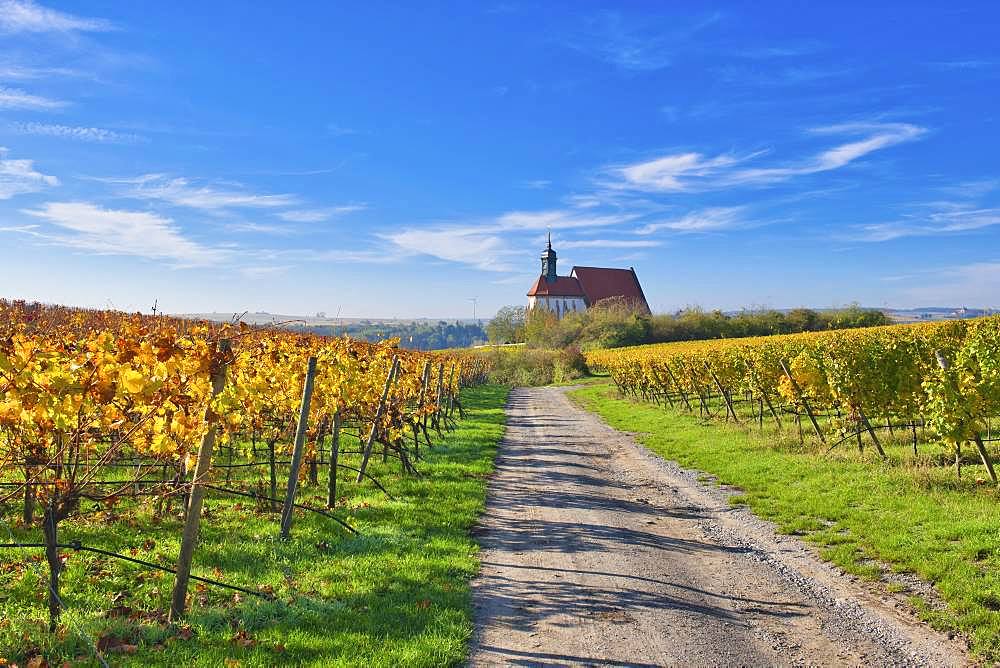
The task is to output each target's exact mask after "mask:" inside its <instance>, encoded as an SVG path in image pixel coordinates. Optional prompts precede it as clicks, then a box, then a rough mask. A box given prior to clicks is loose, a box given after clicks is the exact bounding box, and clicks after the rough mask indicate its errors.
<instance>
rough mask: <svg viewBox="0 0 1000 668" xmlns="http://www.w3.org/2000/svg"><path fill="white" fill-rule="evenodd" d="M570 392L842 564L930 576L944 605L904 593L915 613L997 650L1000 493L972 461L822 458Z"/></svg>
mask: <svg viewBox="0 0 1000 668" xmlns="http://www.w3.org/2000/svg"><path fill="white" fill-rule="evenodd" d="M573 397H574V399H576V400H577V401H578V402H580V403H581V404H582V405H583V406H584V407H586V408H588V409H590V410H592V411H594V412H596V413H597V414H598V415H600V416H601V417H602V418H604V420H606V421H607V422H608V424H610V425H611V426H613V427H616V428H618V429H622V430H627V431H630V432H638V433H639V436H638V439H639V440H640V442H641V443H643V445H645V446H646V447H647V448H649V449H650V450H652V451H653V452H655V453H656V454H658V455H660V456H661V457H663V458H665V459H669V460H673V461H676V462H678V463H679V464H680V465H681V466H684V467H688V468H692V469H698V470H700V471H705V472H707V473H710V474H712V475H714V476H716V477H717V479H718V482H719V483H721V484H725V485H733V486H736V487H738V488H740V490H741V493H740V494H739V496H737V497H735V498H734V499H733V502H734V503H742V504H746V505H747V506H749V507H750V508H751V509H752V510H753V511H754V513H756V514H757V515H758V516H760V517H764V518H766V519H769V520H771V521H773V522H775V523H776V524H777V526H778V528H779V530H781V531H782V532H785V533H789V534H798V535H801V537H802V538H803V539H804V540H806V541H808V542H810V543H813V544H815V545H816V546H817V547H818V549H819V552H820V554H821V556H822V557H823V558H824V559H827V560H829V561H831V562H833V563H835V564H837V565H838V566H840V567H841V568H843V569H844V570H846V571H849V572H852V573H855V574H857V575H859V576H861V577H866V578H870V579H873V580H877V579H878V578H879V577H880V576H881V574H882V573H883V568H886V569H891V570H893V571H896V572H909V573H914V574H916V575H918V576H919V577H920V578H921V579H923V580H924V581H926V582H930V583H933V584H934V587H935V589H936V590H937V592H938V593H939V595H940V597H941V598H942V599H943V600H944V601H945V603H946V604H947V605H946V608H944V609H935V608H934V607H933V606H931V605H929V604H928V603H927V602H926V601H921V600H920V599H918V598H914V599H911V600H912V601H913V602H914V604H915V605H916V607H917V608H918V611H919V614H920V615H921V617H922V618H923V619H925V620H927V621H929V622H931V623H932V624H933V625H934V626H936V627H938V628H941V629H951V630H957V631H960V632H962V633H964V634H965V635H967V636H968V637H969V639H970V641H971V644H972V648H973V651H974V652H975V653H976V654H978V655H979V656H980V657H982V658H984V659H985V660H987V661H998V660H1000V497H998V494H997V491H996V490H995V489H994V488H992V487H991V486H989V485H983V484H977V483H976V481H975V479H976V477H977V475H978V476H981V475H982V473H981V472H979V471H978V470H977V467H975V466H972V465H970V466H968V467H966V470H965V472H964V473H963V480H962V481H957V480H955V478H954V475H955V474H954V470H953V469H948V468H946V467H942V466H934V465H933V463H932V462H933V459H934V458H933V457H927V458H925V460H924V461H923V463H922V464H921V463H920V462H913V463H911V464H910V465H899V464H898V463H897V464H882V463H879V462H878V461H874V460H871V459H868V458H866V457H864V456H862V455H859V454H856V453H851V451H850V450H846V449H844V448H840V449H839V450H838V451H837V453H836V455H835V456H824V455H822V454H821V453H822V451H821V450H820V451H817V450H814V449H810V448H808V447H806V448H803V447H801V446H799V445H798V440H797V437H796V438H788V437H787V436H786V437H780V436H779V435H777V434H776V433H774V432H770V433H769V431H765V432H764V433H758V432H757V431H756V430H755V431H754V432H753V433H752V434H751V433H748V430H746V429H740V428H737V427H735V426H732V425H729V426H727V425H725V424H724V423H718V422H707V421H704V420H701V419H699V418H698V417H697V416H696V415H690V414H687V413H681V412H680V411H674V410H672V409H664V408H660V407H657V406H654V405H652V404H643V403H636V402H633V401H628V400H623V399H621V398H619V397H618V395H617V392H616V391H615V389H614V388H613V387H612V386H608V385H603V386H602V385H597V386H592V387H587V388H584V389H580V390H576V391H574V392H573ZM923 447H932V446H923ZM902 449H903V448H900V451H902ZM868 450H869V451H870V448H869V449H868ZM869 455H870V453H869ZM890 455H891V456H892V457H893V459H894V460H899V459H900V457H899V456H898V455H897V454H894V453H890ZM881 586H885V587H886V590H887V591H892V590H897V591H898V590H899V589H900V586H899V585H898V584H893V585H891V586H890V585H888V584H883V585H881Z"/></svg>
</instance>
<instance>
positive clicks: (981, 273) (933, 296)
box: [903, 261, 1000, 308]
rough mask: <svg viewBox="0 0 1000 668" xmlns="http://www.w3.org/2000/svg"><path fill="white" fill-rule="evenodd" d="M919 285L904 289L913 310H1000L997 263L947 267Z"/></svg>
mask: <svg viewBox="0 0 1000 668" xmlns="http://www.w3.org/2000/svg"><path fill="white" fill-rule="evenodd" d="M917 280H928V282H927V283H924V284H922V285H914V286H912V287H909V288H904V289H903V294H904V295H906V297H905V301H908V302H909V304H910V305H913V306H927V305H933V306H939V305H949V306H972V307H985V308H996V307H998V306H1000V300H998V298H997V295H1000V262H996V261H991V262H973V263H970V264H965V265H959V266H955V267H949V268H946V269H943V270H941V271H939V272H937V273H936V275H931V276H930V277H929V279H928V278H921V279H917Z"/></svg>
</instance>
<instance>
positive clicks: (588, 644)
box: [470, 388, 967, 666]
mask: <svg viewBox="0 0 1000 668" xmlns="http://www.w3.org/2000/svg"><path fill="white" fill-rule="evenodd" d="M726 496H727V492H726V491H725V490H720V489H719V488H717V487H715V486H713V485H706V484H702V483H700V482H699V481H698V477H697V474H696V473H694V472H690V471H685V470H682V469H680V468H678V467H677V466H675V465H673V464H670V463H668V462H664V461H662V460H660V459H658V458H656V457H654V456H652V455H650V454H648V453H647V452H646V451H645V450H644V449H642V448H641V447H640V446H637V445H636V444H635V442H634V441H633V439H632V438H631V437H630V436H628V435H627V434H623V433H621V432H618V431H616V430H614V429H612V428H610V427H608V426H607V425H605V424H604V423H603V422H601V421H600V420H599V419H598V418H596V417H595V416H593V415H591V414H589V413H587V412H585V411H583V410H582V409H580V408H578V407H576V406H575V405H574V404H573V403H572V402H570V401H569V399H567V397H566V396H565V393H564V391H563V390H561V389H558V388H535V389H517V390H514V391H513V393H512V394H511V397H510V400H509V403H508V427H507V433H506V437H505V439H504V442H503V444H502V445H501V450H500V455H499V458H498V462H497V471H496V475H495V477H494V479H493V481H492V483H491V486H490V495H489V501H488V508H487V511H486V514H485V515H484V517H483V520H482V522H481V525H480V526H479V528H478V529H477V534H476V537H477V540H478V541H479V542H480V544H481V545H482V548H483V552H482V555H481V556H482V562H483V564H482V571H481V573H480V575H479V576H478V577H477V578H476V580H474V582H473V591H474V597H475V606H476V612H475V614H476V634H475V638H474V639H473V646H472V653H471V657H470V664H471V665H473V666H491V665H605V666H663V665H667V666H681V665H683V666H720V665H722V666H746V665H753V666H759V665H766V666H771V665H809V666H812V665H852V666H861V665H866V666H867V665H886V666H888V665H892V666H898V665H932V666H947V665H963V664H965V663H966V662H967V657H966V656H965V654H964V651H963V647H962V644H961V643H960V642H959V641H958V640H954V641H949V640H948V639H947V638H946V637H944V636H943V635H942V634H939V633H937V632H935V631H933V630H931V629H929V628H928V627H926V626H925V625H923V624H920V623H919V622H916V621H915V620H914V618H913V617H912V616H910V615H909V613H907V612H905V611H903V610H902V609H901V607H897V606H898V603H897V602H894V601H891V600H889V599H885V600H882V599H880V598H879V597H878V596H877V595H875V594H873V593H871V592H869V591H868V590H866V589H865V587H864V586H862V585H861V584H859V583H857V582H854V581H852V579H851V578H849V577H847V576H844V575H842V574H839V573H837V572H836V571H835V570H834V569H833V568H832V567H830V566H827V565H826V564H824V563H822V562H820V561H818V560H817V559H816V558H815V557H814V556H813V554H812V553H811V552H810V551H809V550H808V549H807V548H806V547H805V546H804V545H802V544H801V543H800V542H799V541H797V540H796V539H794V538H791V537H787V536H776V535H775V533H774V531H773V529H772V528H771V526H770V525H768V524H767V523H765V522H762V521H760V520H759V519H757V518H755V517H754V516H753V515H752V514H751V513H749V512H748V511H746V510H745V509H742V508H733V507H730V506H729V504H728V503H727V502H726Z"/></svg>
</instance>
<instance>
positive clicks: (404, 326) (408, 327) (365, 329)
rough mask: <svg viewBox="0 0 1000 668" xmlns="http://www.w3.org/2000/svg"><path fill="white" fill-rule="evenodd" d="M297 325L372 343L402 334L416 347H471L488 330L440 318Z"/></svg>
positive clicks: (403, 342)
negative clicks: (434, 319)
mask: <svg viewBox="0 0 1000 668" xmlns="http://www.w3.org/2000/svg"><path fill="white" fill-rule="evenodd" d="M297 329H299V330H302V331H309V332H312V333H314V334H320V335H323V336H343V335H345V334H346V335H347V336H350V337H352V338H355V339H363V340H365V341H370V342H372V343H375V342H378V341H383V340H385V339H392V338H396V337H398V338H399V345H400V346H401V347H403V348H411V349H413V350H441V349H444V348H468V347H470V346H475V345H480V344H483V343H486V341H487V336H486V330H485V329H484V328H483V326H482V325H481V324H479V323H463V322H458V321H454V322H448V321H446V320H438V321H417V322H398V323H397V322H391V323H386V322H364V321H362V322H352V323H347V324H344V325H314V326H306V325H303V326H301V327H298V328H297Z"/></svg>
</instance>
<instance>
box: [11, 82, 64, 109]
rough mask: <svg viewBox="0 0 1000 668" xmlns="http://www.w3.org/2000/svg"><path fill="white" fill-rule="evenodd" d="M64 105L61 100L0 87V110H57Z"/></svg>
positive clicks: (17, 89) (18, 89)
mask: <svg viewBox="0 0 1000 668" xmlns="http://www.w3.org/2000/svg"><path fill="white" fill-rule="evenodd" d="M65 106H66V103H65V102H63V101H61V100H53V99H51V98H47V97H42V96H41V95H33V94H31V93H28V92H27V91H23V90H21V89H20V88H5V87H3V86H0V109H39V110H45V109H59V108H61V107H65Z"/></svg>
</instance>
